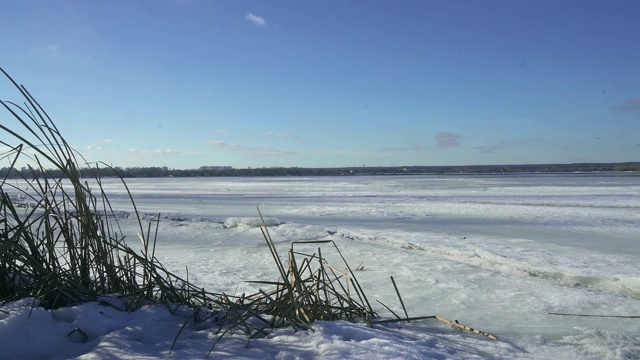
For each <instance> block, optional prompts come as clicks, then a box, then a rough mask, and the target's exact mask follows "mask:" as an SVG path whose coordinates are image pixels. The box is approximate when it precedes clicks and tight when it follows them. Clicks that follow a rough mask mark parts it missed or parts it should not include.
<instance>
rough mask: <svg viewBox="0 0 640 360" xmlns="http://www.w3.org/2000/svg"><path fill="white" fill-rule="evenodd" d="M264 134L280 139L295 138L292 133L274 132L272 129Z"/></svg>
mask: <svg viewBox="0 0 640 360" xmlns="http://www.w3.org/2000/svg"><path fill="white" fill-rule="evenodd" d="M263 135H264V136H267V137H272V138H279V139H285V138H294V137H295V136H294V135H291V134H274V133H272V132H271V131H267V132H266V133H264V134H263Z"/></svg>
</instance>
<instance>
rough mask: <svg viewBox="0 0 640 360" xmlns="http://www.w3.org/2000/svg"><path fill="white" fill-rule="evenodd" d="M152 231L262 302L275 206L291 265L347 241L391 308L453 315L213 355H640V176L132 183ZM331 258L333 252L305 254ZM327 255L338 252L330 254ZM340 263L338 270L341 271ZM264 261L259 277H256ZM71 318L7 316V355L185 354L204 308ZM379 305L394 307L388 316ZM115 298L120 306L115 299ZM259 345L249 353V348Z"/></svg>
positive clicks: (211, 326) (194, 352)
mask: <svg viewBox="0 0 640 360" xmlns="http://www.w3.org/2000/svg"><path fill="white" fill-rule="evenodd" d="M127 184H128V185H129V187H130V189H131V191H132V193H133V195H134V198H135V199H136V203H137V205H138V208H139V209H141V211H142V212H143V213H144V214H145V215H144V216H145V218H146V219H149V220H150V219H152V218H154V217H155V216H157V214H158V213H160V217H161V221H160V236H159V240H158V247H157V252H156V253H157V256H158V258H159V259H160V261H161V262H162V263H163V264H164V265H165V266H166V267H167V268H169V269H170V270H171V271H174V272H176V273H177V274H179V275H183V274H184V273H185V272H186V267H187V266H188V271H189V278H190V280H192V281H193V282H195V283H196V284H198V285H200V286H204V287H205V288H206V289H207V290H208V291H213V292H223V291H224V292H227V293H234V292H237V293H242V292H246V293H253V292H255V291H257V289H259V286H258V285H256V284H254V283H249V282H246V281H251V280H275V279H277V277H278V273H277V270H276V269H275V267H274V265H273V259H271V256H270V254H269V251H268V249H267V247H266V245H265V243H264V240H263V239H262V235H261V232H260V229H259V228H258V226H259V225H260V223H261V222H259V221H258V219H259V217H258V215H257V211H256V205H259V206H260V209H261V211H262V213H263V214H264V215H265V220H266V221H267V224H268V226H269V231H270V233H271V234H272V236H273V239H274V242H275V244H276V246H277V248H278V251H279V252H280V254H281V256H283V255H284V254H285V252H286V251H287V249H288V248H289V247H290V246H291V242H292V241H299V240H317V239H324V240H333V241H334V242H335V243H336V244H337V245H338V247H339V248H340V251H341V252H342V253H343V255H344V256H345V258H346V260H347V261H348V262H349V264H350V265H351V266H352V267H354V268H355V267H356V266H357V265H360V266H361V270H358V271H356V275H357V277H358V281H359V282H360V284H361V285H362V288H363V289H364V291H365V292H366V294H367V296H368V297H369V301H370V302H371V303H372V306H373V307H374V310H375V311H377V312H378V313H379V314H380V315H381V316H382V318H385V319H388V318H392V317H393V316H392V314H390V313H389V311H387V310H386V309H385V308H384V307H383V306H382V305H380V303H379V302H382V303H384V304H385V305H386V306H388V307H389V308H390V309H392V310H394V311H395V312H396V313H402V308H401V305H400V302H399V301H398V298H397V295H396V293H395V290H394V289H393V285H392V284H391V281H390V279H389V277H390V276H393V277H394V279H395V281H396V282H397V285H398V288H399V291H400V293H401V295H402V298H403V301H404V303H405V305H406V307H407V311H408V313H409V316H427V315H439V316H442V317H444V318H447V319H451V320H459V321H460V323H462V324H464V325H468V326H470V327H473V328H476V329H479V330H482V331H485V332H488V333H491V334H494V335H496V336H498V337H499V340H497V341H495V340H491V339H489V338H487V337H484V336H482V335H478V334H474V333H472V332H468V331H460V330H459V329H458V328H456V327H453V326H451V325H448V324H445V323H443V322H440V321H437V320H435V319H428V320H420V321H413V322H411V323H388V324H374V326H373V327H367V326H366V325H365V324H362V323H348V322H344V321H338V322H316V323H313V324H312V326H313V328H314V330H315V331H304V330H298V331H294V330H293V329H291V328H282V329H276V330H274V331H273V332H272V333H271V334H270V335H269V336H268V337H266V338H263V339H253V340H251V342H250V343H248V342H247V338H246V336H244V335H243V334H241V333H236V334H232V335H227V336H225V337H224V338H223V339H222V340H221V341H220V342H218V343H217V344H216V346H215V348H214V350H213V351H212V353H211V357H213V358H221V357H228V358H239V359H258V358H260V359H262V358H274V359H314V358H316V359H319V358H322V359H344V358H350V359H383V358H384V359H389V358H391V359H393V358H397V359H473V358H494V359H532V358H533V359H560V358H563V359H633V358H640V337H639V336H638V334H640V319H637V318H600V317H572V316H557V315H551V314H549V313H550V312H559V313H577V314H600V315H633V316H638V315H640V275H639V274H638V270H639V267H638V264H637V256H638V255H639V254H640V242H639V241H640V240H639V239H638V236H637V234H638V233H640V177H638V176H630V175H620V176H612V175H608V174H605V175H591V176H584V175H576V176H570V175H554V176H548V175H544V176H460V177H454V176H416V177H350V178H338V177H336V178H236V179H215V178H214V179H132V180H131V181H128V182H127ZM105 187H106V190H107V193H108V194H109V198H110V200H111V201H112V203H113V205H114V207H115V208H116V210H117V212H118V214H120V216H119V221H120V223H121V226H122V228H123V230H124V231H125V232H126V233H128V234H130V235H127V238H128V239H134V240H133V241H136V240H135V239H136V236H135V221H134V219H133V218H132V217H131V216H130V215H131V209H130V207H129V205H127V203H126V201H125V200H126V193H125V192H124V191H123V190H122V189H121V186H119V184H118V182H117V181H116V180H110V179H106V181H105ZM297 246H300V249H301V250H305V251H306V250H308V251H310V252H313V251H314V249H315V247H317V246H318V245H317V244H314V245H297ZM322 251H323V255H324V256H326V257H327V258H331V256H335V254H334V255H332V254H331V252H330V251H329V249H326V250H325V249H323V250H322ZM336 263H337V262H336ZM248 265H250V266H248ZM101 300H103V301H102V302H92V303H86V304H82V305H78V306H74V307H67V308H62V309H57V310H44V309H42V308H39V307H37V306H33V305H34V303H33V300H32V299H22V300H20V301H16V302H13V303H9V304H5V305H3V306H1V307H0V339H2V340H1V341H2V351H0V359H5V358H6V359H17V358H42V359H69V358H79V359H112V358H121V359H133V358H135V359H139V358H168V357H169V355H170V354H169V350H170V349H171V347H172V344H173V342H174V340H175V339H176V336H177V334H178V332H179V331H180V329H181V327H182V326H183V324H184V323H185V321H187V319H188V316H189V312H188V311H187V309H184V308H180V309H179V311H170V310H174V309H169V308H167V307H166V306H161V305H145V306H143V307H142V308H141V309H139V310H137V311H134V312H126V311H121V310H119V309H118V308H119V306H118V302H117V298H116V297H106V298H104V299H101ZM378 301H379V302H378ZM108 302H111V304H112V305H108V304H107V303H108ZM217 329H218V325H217V324H216V323H215V316H214V317H212V318H211V319H210V320H208V321H205V322H203V323H194V322H192V321H187V325H186V326H185V328H184V330H183V331H182V332H181V333H180V335H179V337H178V338H177V340H176V343H175V346H174V349H173V352H172V353H171V358H176V359H190V358H204V357H205V356H206V355H207V353H208V352H209V350H210V348H211V347H212V345H213V344H214V342H215V341H216V339H217V338H218V335H216V334H215V331H216V330H217ZM247 345H248V346H247Z"/></svg>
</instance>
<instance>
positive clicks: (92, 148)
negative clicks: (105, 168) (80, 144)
mask: <svg viewBox="0 0 640 360" xmlns="http://www.w3.org/2000/svg"><path fill="white" fill-rule="evenodd" d="M87 150H89V151H100V150H102V147H101V146H93V145H87Z"/></svg>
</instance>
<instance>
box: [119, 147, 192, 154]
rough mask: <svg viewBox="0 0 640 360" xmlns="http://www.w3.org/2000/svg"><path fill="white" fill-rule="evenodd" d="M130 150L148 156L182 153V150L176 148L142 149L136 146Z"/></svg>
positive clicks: (129, 150)
mask: <svg viewBox="0 0 640 360" xmlns="http://www.w3.org/2000/svg"><path fill="white" fill-rule="evenodd" d="M127 151H128V152H130V153H132V154H141V155H146V156H160V155H172V154H180V153H181V151H180V150H176V149H156V150H140V151H138V150H137V149H134V148H129V149H127Z"/></svg>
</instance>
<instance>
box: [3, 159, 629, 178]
mask: <svg viewBox="0 0 640 360" xmlns="http://www.w3.org/2000/svg"><path fill="white" fill-rule="evenodd" d="M40 171H41V170H39V169H31V168H27V167H23V168H21V169H20V170H18V169H15V168H8V167H4V168H1V169H0V177H2V178H22V177H24V178H31V177H34V175H36V176H37V175H39V172H40ZM47 171H49V173H50V174H51V175H54V176H60V177H62V172H61V171H60V170H47ZM96 171H97V170H96V169H95V168H93V169H90V168H83V169H81V170H80V172H81V174H82V176H85V177H87V176H94V175H95V174H94V173H95V172H96ZM605 171H634V172H640V162H624V163H576V164H538V165H468V166H382V167H366V166H363V167H340V168H303V167H264V168H237V169H236V168H233V167H231V166H202V167H200V168H198V169H187V170H184V169H170V168H168V167H129V168H120V167H113V168H110V167H100V168H99V175H100V176H101V177H113V176H118V177H125V178H126V177H172V176H173V177H202V176H340V175H352V176H354V175H360V176H362V175H434V174H517V173H571V172H605ZM56 173H60V174H56Z"/></svg>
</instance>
